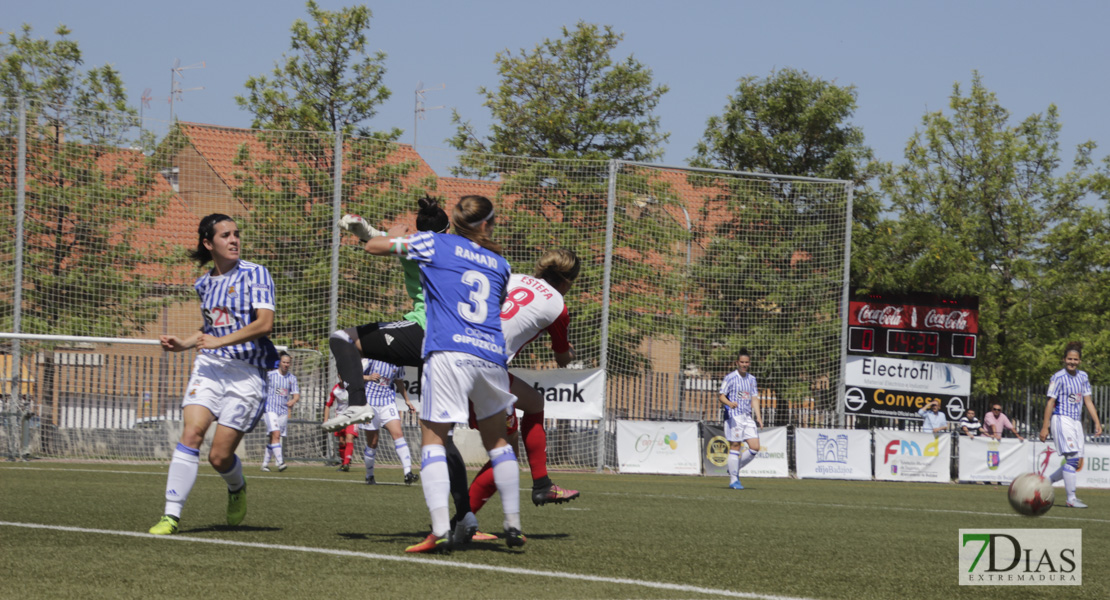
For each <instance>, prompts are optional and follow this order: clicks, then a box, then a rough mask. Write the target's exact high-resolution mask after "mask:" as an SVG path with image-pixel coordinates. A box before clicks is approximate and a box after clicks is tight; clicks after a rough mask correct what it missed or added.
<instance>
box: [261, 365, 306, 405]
mask: <svg viewBox="0 0 1110 600" xmlns="http://www.w3.org/2000/svg"><path fill="white" fill-rule="evenodd" d="M299 393H301V390H300V389H298V388H297V376H296V375H294V374H293V373H286V374H285V375H282V374H281V369H274V370H273V371H270V372H269V373H267V374H266V412H272V413H277V414H279V415H287V414H289V405H288V403H289V398H290V397H291V396H292V395H293V394H299Z"/></svg>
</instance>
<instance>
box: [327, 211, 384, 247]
mask: <svg viewBox="0 0 1110 600" xmlns="http://www.w3.org/2000/svg"><path fill="white" fill-rule="evenodd" d="M338 225H339V228H340V229H343V230H346V231H349V232H351V233H353V234H355V235H356V236H358V239H360V240H362V241H364V242H368V241H370V238H374V237H381V236H383V235H385V232H384V231H379V230H377V229H374V227H373V226H372V225H370V224H369V223H367V222H366V220H365V219H363V218H362V217H360V216H358V215H343V218H341V219H339V224H338Z"/></svg>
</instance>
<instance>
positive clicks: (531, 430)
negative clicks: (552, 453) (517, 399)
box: [520, 410, 547, 479]
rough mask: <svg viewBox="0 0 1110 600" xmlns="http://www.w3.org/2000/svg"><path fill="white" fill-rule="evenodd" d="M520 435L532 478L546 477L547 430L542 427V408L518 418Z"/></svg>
mask: <svg viewBox="0 0 1110 600" xmlns="http://www.w3.org/2000/svg"><path fill="white" fill-rule="evenodd" d="M520 435H521V436H522V437H523V438H524V451H525V452H526V453H527V454H528V467H529V468H531V469H532V479H539V478H541V477H547V432H546V431H544V429H543V411H542V410H541V411H540V412H538V413H535V414H531V415H524V418H522V419H521V420H520Z"/></svg>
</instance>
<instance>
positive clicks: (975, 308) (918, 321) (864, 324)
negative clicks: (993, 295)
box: [848, 294, 979, 359]
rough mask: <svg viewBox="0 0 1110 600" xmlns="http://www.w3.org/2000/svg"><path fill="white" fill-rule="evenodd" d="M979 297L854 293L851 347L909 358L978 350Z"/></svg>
mask: <svg viewBox="0 0 1110 600" xmlns="http://www.w3.org/2000/svg"><path fill="white" fill-rule="evenodd" d="M978 335H979V299H978V297H975V296H964V297H960V298H950V297H943V296H937V295H934V294H865V295H860V296H853V297H852V298H851V300H850V302H849V311H848V352H849V353H852V354H864V355H868V354H869V355H892V356H901V357H906V358H915V357H916V358H925V359H928V358H962V359H973V358H975V357H976V356H977V355H978V350H979V348H978Z"/></svg>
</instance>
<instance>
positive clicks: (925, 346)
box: [886, 329, 940, 356]
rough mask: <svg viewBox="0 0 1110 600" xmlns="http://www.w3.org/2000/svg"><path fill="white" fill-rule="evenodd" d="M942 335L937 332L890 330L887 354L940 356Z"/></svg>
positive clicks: (887, 340) (888, 332)
mask: <svg viewBox="0 0 1110 600" xmlns="http://www.w3.org/2000/svg"><path fill="white" fill-rule="evenodd" d="M939 345H940V334H939V333H937V332H935V331H907V330H903V329H888V330H887V332H886V353H887V354H904V355H910V356H939V355H940V351H939V350H938V347H939Z"/></svg>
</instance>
